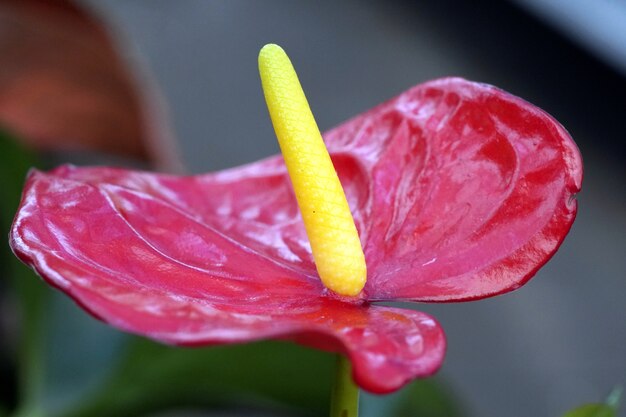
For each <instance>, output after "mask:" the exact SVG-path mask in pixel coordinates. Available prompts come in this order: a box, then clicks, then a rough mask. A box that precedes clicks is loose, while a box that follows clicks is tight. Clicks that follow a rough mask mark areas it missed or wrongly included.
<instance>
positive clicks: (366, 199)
mask: <svg viewBox="0 0 626 417" xmlns="http://www.w3.org/2000/svg"><path fill="white" fill-rule="evenodd" d="M324 140H325V143H326V145H327V147H328V150H329V153H330V155H331V157H332V160H333V163H334V165H335V168H336V170H337V172H338V174H339V178H340V180H341V183H342V185H343V187H344V189H345V192H346V196H347V199H348V202H349V205H350V208H351V211H352V214H353V216H354V220H355V223H356V226H357V229H358V231H359V235H360V239H361V243H362V245H363V250H364V254H365V259H366V262H367V282H366V284H365V288H364V289H363V291H362V292H361V293H360V295H359V296H358V297H341V296H337V295H335V294H334V293H332V292H330V291H328V290H327V289H326V288H325V287H324V286H323V285H322V283H321V282H320V280H319V279H318V277H317V272H316V268H315V265H314V263H313V259H312V256H311V248H310V244H309V241H308V240H307V237H306V235H305V230H304V226H303V224H302V221H301V218H300V216H301V215H300V213H299V211H298V207H297V204H296V201H295V197H294V195H293V191H292V189H291V185H290V183H289V179H288V176H287V172H286V168H285V165H284V162H283V159H282V158H281V157H273V158H269V159H266V160H263V161H260V162H256V163H253V164H249V165H245V166H242V167H238V168H233V169H229V170H226V171H221V172H216V173H209V174H204V175H197V176H188V177H176V176H170V175H164V174H156V173H148V172H139V171H128V170H123V169H115V168H106V167H92V168H78V167H74V166H62V167H60V168H57V169H55V170H53V171H51V172H40V171H33V172H31V174H30V175H29V177H28V180H27V183H26V186H25V191H24V194H23V199H22V203H21V207H20V209H19V212H18V214H17V216H16V218H15V222H14V224H13V228H12V231H11V246H12V248H13V250H14V251H15V253H16V254H17V256H19V257H20V259H22V260H23V261H24V262H25V263H27V264H28V265H30V266H32V267H33V268H34V269H35V270H36V271H37V272H38V273H39V274H40V275H41V276H42V277H43V278H44V279H45V280H46V281H48V282H49V283H50V284H52V285H54V286H56V287H58V288H59V289H61V290H62V291H64V292H66V293H67V294H68V295H70V296H71V297H72V298H73V299H74V300H75V301H76V302H77V303H78V304H80V305H81V306H82V307H84V308H85V309H86V310H87V311H89V312H90V313H92V314H93V315H94V316H95V317H97V318H99V319H101V320H103V321H105V322H107V323H110V324H111V325H113V326H116V327H118V328H120V329H122V330H125V331H129V332H133V333H137V334H140V335H144V336H147V337H149V338H152V339H155V340H158V341H162V342H165V343H172V344H178V345H210V344H224V343H239V342H246V341H251V340H257V339H263V338H279V339H290V340H294V341H297V342H299V343H303V344H306V345H309V346H313V347H316V348H321V349H326V350H330V351H340V352H344V353H346V354H347V355H348V357H349V358H350V360H351V361H352V364H353V372H354V378H355V380H356V382H357V383H358V384H359V385H360V386H361V387H362V388H364V389H366V390H369V391H372V392H376V393H384V392H390V391H393V390H396V389H398V388H400V387H401V386H402V385H403V384H405V383H407V382H408V381H410V380H412V379H414V378H416V377H424V376H427V375H430V374H432V373H434V372H435V371H436V370H437V369H438V368H439V366H440V365H441V363H442V360H443V357H444V353H445V338H444V333H443V331H442V329H441V328H440V326H439V324H438V323H437V322H436V321H435V320H434V319H433V318H431V317H429V316H428V315H426V314H424V313H421V312H418V311H413V310H407V309H399V308H392V307H386V306H380V305H376V302H380V301H434V302H449V301H462V300H473V299H480V298H484V297H490V296H493V295H497V294H500V293H504V292H507V291H511V290H514V289H516V288H518V287H519V286H521V285H522V284H524V283H525V282H526V281H528V280H529V279H530V278H531V277H532V276H533V275H534V274H535V273H536V272H537V270H538V269H539V268H540V267H541V266H542V265H543V264H544V263H545V262H547V260H548V259H549V258H550V257H551V256H552V255H553V254H554V253H555V251H556V250H557V248H558V247H559V245H560V244H561V242H562V241H563V239H564V237H565V235H566V234H567V232H568V231H569V229H570V226H571V225H572V222H573V221H574V217H575V214H576V201H575V199H574V195H575V194H576V193H577V192H578V191H579V190H580V185H581V176H582V163H581V159H580V156H579V153H578V150H577V148H576V146H575V145H574V143H573V142H572V140H571V138H570V137H569V135H568V134H567V132H566V131H565V130H564V129H563V127H562V126H561V125H559V123H558V122H556V121H555V120H554V119H553V118H552V117H550V116H549V115H547V114H546V113H545V112H543V111H542V110H540V109H538V108H536V107H534V106H532V105H531V104H529V103H527V102H525V101H523V100H521V99H519V98H517V97H514V96H511V95H510V94H508V93H506V92H504V91H502V90H499V89H497V88H495V87H492V86H489V85H485V84H478V83H473V82H469V81H465V80H462V79H459V78H447V79H440V80H436V81H431V82H428V83H425V84H422V85H418V86H416V87H414V88H412V89H410V90H408V91H407V92H405V93H403V94H401V95H400V96H398V97H396V98H395V99H392V100H390V101H388V102H386V103H384V104H382V105H380V106H378V107H376V108H374V109H372V110H370V111H368V112H366V113H364V114H362V115H360V116H357V117H355V118H354V119H352V120H350V121H348V122H346V123H344V124H343V125H341V126H339V127H337V128H335V129H333V130H331V131H330V132H328V133H327V134H325V135H324Z"/></svg>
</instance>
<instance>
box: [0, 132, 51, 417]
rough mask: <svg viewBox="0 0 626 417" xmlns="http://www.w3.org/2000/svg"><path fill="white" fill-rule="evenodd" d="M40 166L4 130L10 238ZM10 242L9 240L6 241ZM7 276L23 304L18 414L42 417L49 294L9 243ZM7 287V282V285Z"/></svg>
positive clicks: (0, 157)
mask: <svg viewBox="0 0 626 417" xmlns="http://www.w3.org/2000/svg"><path fill="white" fill-rule="evenodd" d="M34 165H36V158H35V156H34V154H32V153H31V152H29V151H27V150H26V149H24V148H22V147H21V146H20V145H19V142H18V141H17V140H16V139H15V138H14V137H13V136H12V135H10V134H9V133H8V132H6V131H4V130H2V129H0V179H1V183H0V228H1V233H2V236H8V234H9V228H10V226H11V222H12V220H13V215H14V214H15V211H16V209H17V206H18V204H19V200H20V196H21V193H22V184H23V183H24V178H25V177H26V173H27V172H28V170H29V169H30V168H31V167H32V166H34ZM5 242H6V241H5ZM0 257H1V258H2V260H3V262H2V264H3V265H4V268H6V270H5V271H3V272H5V276H7V275H8V276H9V277H11V279H12V284H13V286H14V288H15V291H16V294H17V296H18V299H19V303H20V306H19V307H20V311H19V319H20V323H21V325H20V330H21V332H20V334H19V342H18V358H17V379H18V381H17V384H18V396H19V398H18V410H17V412H16V415H18V416H19V415H24V416H26V415H27V416H30V417H33V416H38V415H42V410H41V408H40V404H41V401H40V400H41V396H42V387H43V373H42V370H43V363H42V362H43V361H42V358H43V356H42V353H43V351H42V337H43V329H44V321H43V309H44V306H45V292H44V288H43V286H42V285H41V284H40V283H38V282H37V280H36V279H35V278H34V274H33V273H32V272H31V271H30V270H29V269H27V268H25V267H24V266H23V265H21V263H20V262H19V261H18V260H17V258H16V257H15V256H13V254H12V253H11V251H10V249H9V247H8V245H7V244H6V243H5V244H4V245H2V249H0ZM3 284H4V285H6V284H7V283H6V282H4V283H3Z"/></svg>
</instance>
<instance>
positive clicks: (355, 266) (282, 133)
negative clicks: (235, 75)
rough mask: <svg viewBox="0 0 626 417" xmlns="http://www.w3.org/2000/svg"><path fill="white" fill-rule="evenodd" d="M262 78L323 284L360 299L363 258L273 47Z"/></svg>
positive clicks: (282, 58)
mask: <svg viewBox="0 0 626 417" xmlns="http://www.w3.org/2000/svg"><path fill="white" fill-rule="evenodd" d="M259 72H260V74H261V83H262V85H263V93H264V94H265V101H266V102H267V108H268V110H269V113H270V117H271V119H272V124H273V125H274V130H275V131H276V136H277V138H278V143H279V145H280V149H281V152H282V154H283V157H284V158H285V164H286V165H287V171H288V172H289V177H290V178H291V183H292V184H293V189H294V192H295V194H296V199H297V201H298V206H299V207H300V212H301V213H302V219H303V220H304V227H305V229H306V233H307V236H308V238H309V242H310V243H311V250H312V252H313V259H314V260H315V266H316V268H317V272H318V274H319V276H320V279H321V280H322V282H323V283H324V285H325V286H326V288H329V289H330V290H332V291H334V292H335V293H337V294H341V295H346V296H356V295H358V294H359V293H360V292H361V290H362V289H363V287H364V286H365V280H366V275H367V268H366V266H365V256H364V255H363V249H362V247H361V241H360V240H359V235H358V232H357V230H356V226H355V224H354V219H353V218H352V214H351V213H350V207H349V206H348V201H347V200H346V195H345V193H344V191H343V188H342V186H341V183H340V182H339V177H337V172H336V171H335V167H334V166H333V163H332V161H331V159H330V155H329V154H328V150H327V149H326V146H325V145H324V141H323V140H322V135H321V134H320V131H319V128H318V127H317V124H316V123H315V118H314V117H313V113H311V109H310V108H309V103H308V102H307V99H306V96H305V95H304V92H303V91H302V87H301V86H300V81H299V80H298V76H297V74H296V72H295V70H294V68H293V66H292V65H291V61H290V60H289V57H288V56H287V54H286V53H285V51H284V50H283V49H282V48H281V47H280V46H278V45H275V44H268V45H265V46H264V47H263V48H262V49H261V52H260V53H259Z"/></svg>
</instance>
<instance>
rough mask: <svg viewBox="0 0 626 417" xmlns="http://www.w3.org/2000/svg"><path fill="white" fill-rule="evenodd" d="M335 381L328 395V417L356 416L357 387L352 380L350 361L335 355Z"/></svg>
mask: <svg viewBox="0 0 626 417" xmlns="http://www.w3.org/2000/svg"><path fill="white" fill-rule="evenodd" d="M336 367H337V368H336V372H335V383H334V385H333V388H332V392H331V396H330V417H358V415H359V387H357V386H356V384H355V383H354V381H352V367H351V366H350V361H349V360H348V359H347V358H346V357H345V356H343V355H337V365H336Z"/></svg>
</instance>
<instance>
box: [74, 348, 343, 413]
mask: <svg viewBox="0 0 626 417" xmlns="http://www.w3.org/2000/svg"><path fill="white" fill-rule="evenodd" d="M333 364H334V358H333V356H332V355H330V354H327V353H324V352H320V351H317V350H313V349H308V348H305V347H302V346H298V345H295V344H292V343H286V342H274V341H270V342H258V343H251V344H245V345H234V346H233V345H231V346H219V347H210V348H176V347H169V346H164V345H159V344H156V343H153V342H150V341H148V340H144V339H136V340H135V342H134V343H133V346H132V348H131V349H130V351H129V353H128V355H127V356H126V358H125V360H124V361H123V364H122V366H120V367H119V371H118V372H116V373H115V374H114V375H113V376H112V377H111V379H110V380H109V381H108V383H107V385H106V388H105V389H104V390H103V391H101V392H100V393H97V394H95V395H94V396H93V397H92V398H90V399H87V401H86V403H85V404H84V405H83V406H82V407H79V408H78V409H75V410H73V411H70V412H67V413H63V415H64V416H71V417H81V416H89V417H99V416H111V415H115V416H118V417H124V416H139V415H143V414H146V413H149V412H153V411H156V410H162V409H168V408H174V407H179V406H192V407H193V406H199V407H206V406H213V407H215V406H228V405H238V406H252V407H276V408H284V409H285V408H292V409H294V410H299V411H301V412H302V413H308V415H326V414H327V412H328V407H329V393H330V383H331V380H330V379H331V375H332V368H333Z"/></svg>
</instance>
